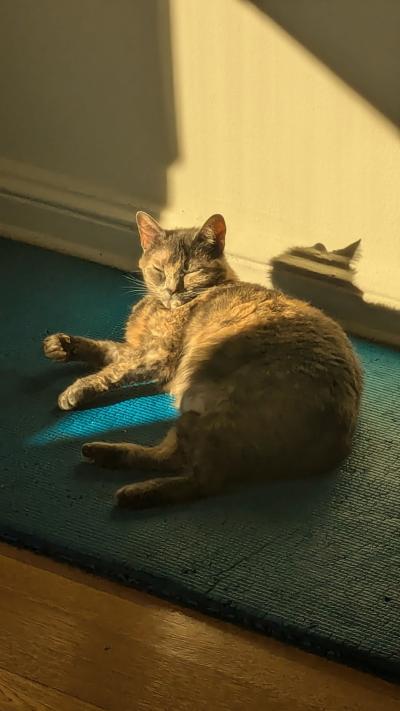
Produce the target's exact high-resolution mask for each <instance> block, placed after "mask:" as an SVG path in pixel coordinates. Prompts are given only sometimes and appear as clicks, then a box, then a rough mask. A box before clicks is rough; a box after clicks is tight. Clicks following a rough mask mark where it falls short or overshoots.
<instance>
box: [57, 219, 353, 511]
mask: <svg viewBox="0 0 400 711" xmlns="http://www.w3.org/2000/svg"><path fill="white" fill-rule="evenodd" d="M136 219H137V226H138V230H139V235H140V240H141V245H142V250H143V253H142V257H141V259H140V263H139V265H140V268H141V271H142V274H143V279H144V283H145V285H146V287H147V290H148V295H147V296H145V297H144V298H143V299H142V300H141V301H140V302H139V303H138V304H137V305H136V306H134V307H133V309H132V312H131V314H130V316H129V319H128V322H127V324H126V331H125V340H124V342H122V343H117V342H113V341H106V340H105V341H95V340H91V339H88V338H83V337H80V336H71V335H66V334H63V333H57V334H53V335H51V336H48V337H47V338H46V339H45V341H44V353H45V355H46V356H47V357H48V358H51V359H54V360H58V361H70V360H79V361H84V362H86V363H88V364H90V365H92V366H95V367H97V368H99V370H98V372H96V373H94V374H90V375H87V376H85V377H82V378H80V379H78V380H77V381H76V382H75V383H73V384H72V385H71V386H70V387H68V388H67V389H66V390H65V391H64V392H63V393H61V395H60V396H59V400H58V403H59V407H60V408H61V409H63V410H69V409H72V408H75V407H78V406H82V405H84V404H86V403H87V402H89V401H90V400H91V399H92V398H93V397H94V396H95V395H97V394H98V393H104V392H106V391H108V390H109V389H111V388H116V387H118V386H121V385H124V384H128V383H129V384H134V383H139V382H144V381H154V380H157V381H158V383H159V386H160V387H161V388H162V389H164V390H165V391H167V392H169V393H171V394H172V395H173V396H174V398H175V402H176V405H177V407H178V409H179V410H180V415H179V417H178V419H177V421H176V424H175V425H174V426H173V427H172V428H171V429H170V431H169V432H168V434H167V435H166V437H165V439H164V440H163V441H162V442H161V443H160V444H157V445H156V446H154V447H144V446H140V445H137V444H128V443H122V444H114V443H106V442H90V443H87V444H84V445H83V447H82V454H83V456H84V458H85V459H86V460H88V461H89V462H92V463H95V464H97V465H100V466H104V467H109V468H131V469H139V470H144V469H150V470H158V471H160V472H163V473H164V476H162V477H158V478H151V479H149V480H147V481H144V482H139V483H134V484H130V485H127V486H124V487H122V488H121V489H119V491H118V492H117V494H116V496H117V501H118V503H119V504H120V505H122V506H128V507H132V508H145V507H151V506H162V505H167V504H173V503H177V502H186V501H190V500H194V499H197V498H200V497H206V496H210V495H215V494H218V493H220V492H224V491H226V490H228V489H229V488H230V487H231V486H234V485H236V484H238V483H244V482H253V481H268V480H272V479H274V478H285V477H292V476H294V475H314V474H316V475H317V474H323V473H324V472H327V471H330V470H332V469H333V468H334V467H335V466H336V465H338V464H339V463H340V462H341V461H342V460H343V459H344V458H345V457H346V456H347V455H348V454H349V452H350V448H351V442H352V436H353V432H354V429H355V426H356V422H357V417H358V412H359V405H360V397H361V392H362V371H361V367H360V364H359V361H358V359H357V356H356V355H355V353H354V351H353V349H352V346H351V344H350V342H349V340H348V338H347V336H346V335H345V333H344V331H343V330H342V328H341V327H340V326H339V325H338V324H337V323H335V322H334V321H333V320H332V319H331V318H329V317H328V316H326V315H324V314H323V313H322V312H321V311H319V310H317V309H315V308H313V307H312V306H310V305H308V304H307V303H304V302H302V301H299V300H296V299H292V298H289V297H287V296H285V295H283V294H282V293H280V292H278V291H275V290H273V289H268V288H265V287H263V286H259V285H256V284H250V283H245V282H241V281H239V279H238V278H237V276H236V275H235V273H234V272H233V271H232V269H231V268H230V266H229V264H228V262H227V260H226V258H225V256H224V246H225V234H226V225H225V221H224V218H223V217H222V215H219V214H216V215H213V216H212V217H210V218H209V219H208V220H207V221H206V222H205V223H204V225H203V226H202V227H201V228H200V229H198V228H192V229H175V230H166V229H163V228H162V227H161V226H160V225H159V223H158V222H157V221H156V220H155V219H153V218H152V217H151V216H150V215H148V214H146V213H145V212H138V214H137V218H136Z"/></svg>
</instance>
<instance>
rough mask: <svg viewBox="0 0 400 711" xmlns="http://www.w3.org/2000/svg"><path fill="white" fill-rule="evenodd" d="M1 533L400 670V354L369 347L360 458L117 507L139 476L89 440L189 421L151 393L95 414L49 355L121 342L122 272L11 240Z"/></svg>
mask: <svg viewBox="0 0 400 711" xmlns="http://www.w3.org/2000/svg"><path fill="white" fill-rule="evenodd" d="M0 265H1V266H0V270H1V280H0V291H1V300H0V304H1V312H2V326H1V345H0V367H1V380H0V388H1V404H2V406H1V409H0V432H1V440H0V448H1V452H0V455H1V456H0V462H1V463H0V466H1V474H0V536H1V537H2V538H3V539H5V540H8V541H10V542H12V543H15V544H17V545H21V546H27V547H29V548H32V549H35V550H38V551H40V552H43V553H46V554H48V555H51V556H54V557H56V558H61V559H65V560H68V561H70V562H72V563H75V564H77V565H80V566H82V567H84V568H86V569H89V570H91V571H93V572H95V573H98V574H100V575H105V576H109V577H112V578H116V579H118V580H120V581H122V582H124V583H126V584H128V585H134V586H137V587H139V588H143V589H145V590H149V591H152V592H154V593H155V594H157V595H160V596H163V597H166V598H170V599H173V600H177V601H181V602H182V603H184V604H186V605H189V606H191V607H196V608H198V609H200V610H202V611H204V612H207V613H210V614H213V615H216V616H218V617H222V618H225V619H228V620H232V621H234V622H237V623H240V624H243V625H247V626H250V627H253V628H256V629H258V630H260V631H262V632H265V633H267V634H270V635H273V636H276V637H279V638H282V639H284V640H287V641H290V642H292V643H294V644H297V645H299V646H301V647H304V648H306V649H310V650H312V651H315V652H317V653H320V654H323V655H327V656H329V657H332V658H336V659H340V660H342V661H344V662H347V663H350V664H355V665H358V666H361V667H363V668H366V669H369V670H372V671H374V672H376V673H379V674H382V675H386V676H390V677H392V678H396V677H400V424H399V420H400V354H399V353H397V352H394V351H392V350H389V349H387V348H381V347H378V346H376V345H371V344H368V343H363V342H359V341H357V342H356V347H357V349H358V351H359V353H360V355H361V358H362V360H363V363H364V367H365V371H366V390H365V397H364V403H363V409H362V417H361V421H360V425H359V428H358V433H357V437H356V442H355V447H354V452H353V454H352V456H351V458H350V460H349V461H348V462H347V463H346V464H345V465H344V466H343V467H342V468H341V469H340V471H337V472H335V473H334V474H332V475H331V476H329V477H327V478H325V479H323V480H319V481H312V482H310V481H298V482H296V483H290V484H288V483H286V484H274V485H272V486H268V487H265V488H261V487H259V488H254V489H251V490H247V491H241V492H238V493H236V494H234V495H227V496H223V497H219V498H215V499H210V500H207V501H201V502H198V503H195V504H191V505H185V506H179V507H176V508H173V509H169V510H153V511H145V512H127V511H119V510H117V509H115V508H114V506H113V492H114V491H115V489H116V488H117V487H118V486H121V485H122V484H124V483H126V482H127V481H129V480H132V478H133V477H132V476H131V477H130V476H129V474H127V473H126V472H123V473H110V472H107V471H105V470H101V469H96V468H94V467H91V466H88V465H85V464H83V463H81V462H80V447H81V444H82V442H85V441H86V440H88V439H89V440H90V439H91V438H96V439H101V438H104V439H108V440H115V441H118V440H127V439H128V440H129V439H131V440H135V441H139V442H143V443H150V442H153V441H156V440H157V439H159V438H160V436H161V435H162V433H163V432H164V431H165V429H166V428H167V427H168V423H169V421H170V420H172V419H173V418H174V416H175V412H174V409H173V406H172V404H171V402H170V400H169V398H168V397H167V396H165V395H154V394H152V393H151V391H149V388H138V389H136V390H130V391H127V392H126V398H127V399H125V400H124V401H122V400H115V399H114V400H112V401H108V402H102V403H99V404H98V405H97V406H96V407H93V408H92V409H88V410H85V411H81V412H75V413H74V412H71V413H65V412H64V413H62V412H60V411H58V410H57V408H56V400H57V395H58V393H59V392H60V391H61V390H62V389H63V388H64V387H65V386H66V385H67V384H68V383H70V382H71V381H72V379H73V378H74V377H76V376H77V374H78V373H79V372H82V371H81V369H80V366H78V365H76V364H68V365H60V364H56V363H51V362H49V361H47V360H46V359H45V358H44V357H43V355H42V351H41V341H42V339H43V338H44V337H45V336H46V335H47V334H49V333H52V332H54V331H60V330H61V331H66V332H68V331H70V332H72V333H78V334H86V335H88V336H93V337H115V338H118V337H119V336H120V335H121V331H122V326H123V323H124V320H125V317H126V315H127V313H128V311H129V305H130V303H131V302H132V301H133V299H132V295H130V294H129V293H128V291H127V290H126V286H127V285H128V282H127V281H126V280H125V279H124V277H123V275H122V274H121V273H120V272H118V271H114V270H113V269H108V268H106V267H101V266H98V265H95V264H90V263H87V262H83V261H80V260H78V259H74V258H70V257H65V256H61V255H58V254H54V253H52V252H47V251H45V250H40V249H36V248H34V247H28V246H26V245H22V244H18V243H13V242H10V241H8V240H0Z"/></svg>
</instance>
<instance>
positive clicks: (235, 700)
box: [0, 545, 400, 711]
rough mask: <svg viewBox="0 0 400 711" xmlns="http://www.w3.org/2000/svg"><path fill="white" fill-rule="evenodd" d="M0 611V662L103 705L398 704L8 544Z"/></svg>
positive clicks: (353, 677) (383, 688) (362, 678)
mask: <svg viewBox="0 0 400 711" xmlns="http://www.w3.org/2000/svg"><path fill="white" fill-rule="evenodd" d="M0 620H1V624H0V667H3V668H4V669H5V670H7V671H8V672H9V673H15V674H18V675H20V676H22V677H25V678H26V679H29V680H31V681H33V682H36V683H39V684H42V685H46V686H48V687H51V688H54V689H55V690H57V691H58V692H59V693H62V694H65V695H71V696H72V697H76V698H78V699H80V700H82V702H85V703H89V704H93V705H94V706H98V707H100V708H102V709H105V710H106V711H125V709H126V711H128V709H129V711H132V710H136V709H137V710H138V711H149V710H150V709H151V711H161V710H162V711H168V709H174V710H175V709H176V711H184V710H185V709H190V711H202V710H203V709H207V710H208V709H210V710H211V709H212V711H214V710H215V711H224V710H226V709H233V710H235V709H246V710H248V711H252V709H257V710H260V709H261V710H262V709H271V711H286V710H287V709H292V710H293V711H322V709H324V711H349V710H351V711H381V710H382V711H383V709H385V711H399V709H400V689H399V687H397V686H394V685H392V684H388V683H387V682H384V681H382V680H379V679H377V678H374V677H371V676H368V675H365V674H362V673H360V672H356V671H354V670H351V669H348V668H346V667H344V666H340V665H337V664H334V663H332V662H329V661H326V660H323V659H319V658H317V657H315V656H314V655H310V654H306V653H304V652H301V651H299V650H296V649H294V648H291V647H288V646H285V645H283V644H280V643H278V642H275V641H273V640H270V639H268V638H266V637H264V636H261V635H257V634H253V633H248V632H245V631H243V630H241V629H239V628H237V627H234V626H232V625H228V624H225V623H219V622H216V621H214V620H211V619H209V618H207V617H203V616H201V615H197V614H194V613H190V612H186V611H184V610H182V609H180V608H178V607H176V606H172V605H168V604H167V603H164V602H162V601H159V600H157V599H156V598H153V597H150V596H147V595H143V594H141V593H138V592H136V591H133V590H128V589H126V588H123V587H121V586H119V585H116V584H113V583H111V582H109V581H102V580H98V579H96V578H93V577H92V576H88V575H86V574H84V573H82V572H80V571H74V570H73V569H71V568H69V567H67V566H61V565H59V564H56V563H52V562H49V561H45V560H44V559H42V558H40V557H38V556H34V555H33V554H29V553H26V552H21V551H16V550H15V549H12V548H9V547H8V546H5V545H0ZM22 708H23V707H22ZM28 708H29V707H28ZM39 708H40V707H39ZM0 711H3V710H2V709H1V707H0ZM7 711H8V709H7Z"/></svg>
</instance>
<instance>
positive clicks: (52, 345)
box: [43, 333, 72, 409]
mask: <svg viewBox="0 0 400 711" xmlns="http://www.w3.org/2000/svg"><path fill="white" fill-rule="evenodd" d="M71 349H72V342H71V336H67V334H66V333H53V334H52V335H51V336H47V338H45V339H44V341H43V352H44V354H45V356H46V358H50V359H51V360H58V361H60V362H64V363H65V362H66V361H68V360H69V359H70V357H71ZM62 409H68V408H62Z"/></svg>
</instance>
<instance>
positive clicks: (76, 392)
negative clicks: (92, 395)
mask: <svg viewBox="0 0 400 711" xmlns="http://www.w3.org/2000/svg"><path fill="white" fill-rule="evenodd" d="M78 383H79V381H77V382H76V383H74V384H73V385H70V386H69V388H67V389H66V390H64V392H62V393H61V395H59V396H58V407H59V408H60V410H74V409H75V408H76V407H79V406H80V405H83V403H84V402H86V401H87V400H88V394H87V392H85V390H84V388H83V387H82V386H80V385H79V384H78Z"/></svg>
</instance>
